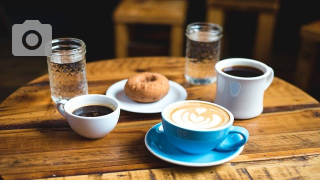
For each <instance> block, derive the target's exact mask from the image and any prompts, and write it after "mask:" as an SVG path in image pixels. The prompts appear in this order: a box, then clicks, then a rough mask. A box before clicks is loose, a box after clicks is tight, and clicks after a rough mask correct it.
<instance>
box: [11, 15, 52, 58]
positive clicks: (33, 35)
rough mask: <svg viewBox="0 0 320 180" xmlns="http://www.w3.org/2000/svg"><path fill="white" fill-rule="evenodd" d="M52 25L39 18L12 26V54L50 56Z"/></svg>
mask: <svg viewBox="0 0 320 180" xmlns="http://www.w3.org/2000/svg"><path fill="white" fill-rule="evenodd" d="M51 41H52V27H51V25H50V24H41V23H40V22H39V21H38V20H26V21H25V22H24V23H23V24H14V25H13V26H12V54H13V55H14V56H49V55H50V54H51V52H52V50H51V44H52V43H51Z"/></svg>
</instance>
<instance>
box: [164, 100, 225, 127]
mask: <svg viewBox="0 0 320 180" xmlns="http://www.w3.org/2000/svg"><path fill="white" fill-rule="evenodd" d="M167 115H168V118H169V119H168V121H171V122H173V123H175V124H177V125H179V126H181V127H184V128H187V129H196V130H209V129H213V128H217V127H221V126H223V125H225V124H227V123H228V122H229V119H230V117H229V114H228V113H227V112H226V111H225V110H223V109H222V108H219V107H217V106H214V105H211V104H206V103H201V102H186V103H182V104H178V105H176V106H173V107H171V108H170V109H169V110H168V111H167Z"/></svg>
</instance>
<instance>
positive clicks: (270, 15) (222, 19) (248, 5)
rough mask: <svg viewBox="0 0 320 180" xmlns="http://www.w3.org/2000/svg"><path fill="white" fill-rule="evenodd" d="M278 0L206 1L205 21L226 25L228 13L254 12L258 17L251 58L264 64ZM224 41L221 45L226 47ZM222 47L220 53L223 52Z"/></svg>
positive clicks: (269, 46)
mask: <svg viewBox="0 0 320 180" xmlns="http://www.w3.org/2000/svg"><path fill="white" fill-rule="evenodd" d="M279 1H280V0H206V4H207V21H208V22H213V23H216V24H219V25H221V26H222V27H223V28H224V27H225V26H224V25H225V23H226V13H227V12H228V11H241V12H256V13H257V15H258V19H257V21H258V22H257V28H256V36H255V43H254V50H253V58H254V59H256V60H259V61H262V62H264V63H267V62H268V61H269V59H270V54H271V47H272V40H273V35H274V29H275V23H276V19H277V13H278V9H279V7H280V2H279ZM225 39H226V38H223V39H222V45H223V46H226V43H225ZM225 50H226V47H222V50H221V51H225Z"/></svg>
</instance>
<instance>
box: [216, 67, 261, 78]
mask: <svg viewBox="0 0 320 180" xmlns="http://www.w3.org/2000/svg"><path fill="white" fill-rule="evenodd" d="M222 71H223V72H225V73H227V74H229V75H232V76H238V77H257V76H261V75H263V74H264V72H263V71H261V70H260V69H257V68H255V67H251V66H231V67H226V68H223V69H222Z"/></svg>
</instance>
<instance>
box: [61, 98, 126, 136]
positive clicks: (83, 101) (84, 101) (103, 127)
mask: <svg viewBox="0 0 320 180" xmlns="http://www.w3.org/2000/svg"><path fill="white" fill-rule="evenodd" d="M92 105H99V106H105V107H108V108H110V109H111V110H112V111H111V112H110V113H108V114H106V115H100V116H95V117H86V116H80V115H75V114H73V112H74V111H75V110H77V109H78V108H81V107H86V106H92ZM57 109H58V111H59V112H60V114H61V115H63V116H64V117H66V119H67V121H68V123H69V125H70V127H71V128H72V129H73V130H74V131H75V132H76V133H77V134H79V135H81V136H83V137H85V138H89V139H98V138H102V137H104V136H105V135H107V134H108V133H110V132H111V131H112V130H113V129H114V128H115V126H116V124H117V123H118V120H119V116H120V104H119V102H118V101H117V100H116V99H114V98H111V97H107V96H106V95H100V94H89V95H81V96H76V97H74V98H72V99H70V100H69V101H66V100H63V101H60V102H58V104H57ZM110 109H109V110H110Z"/></svg>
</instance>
